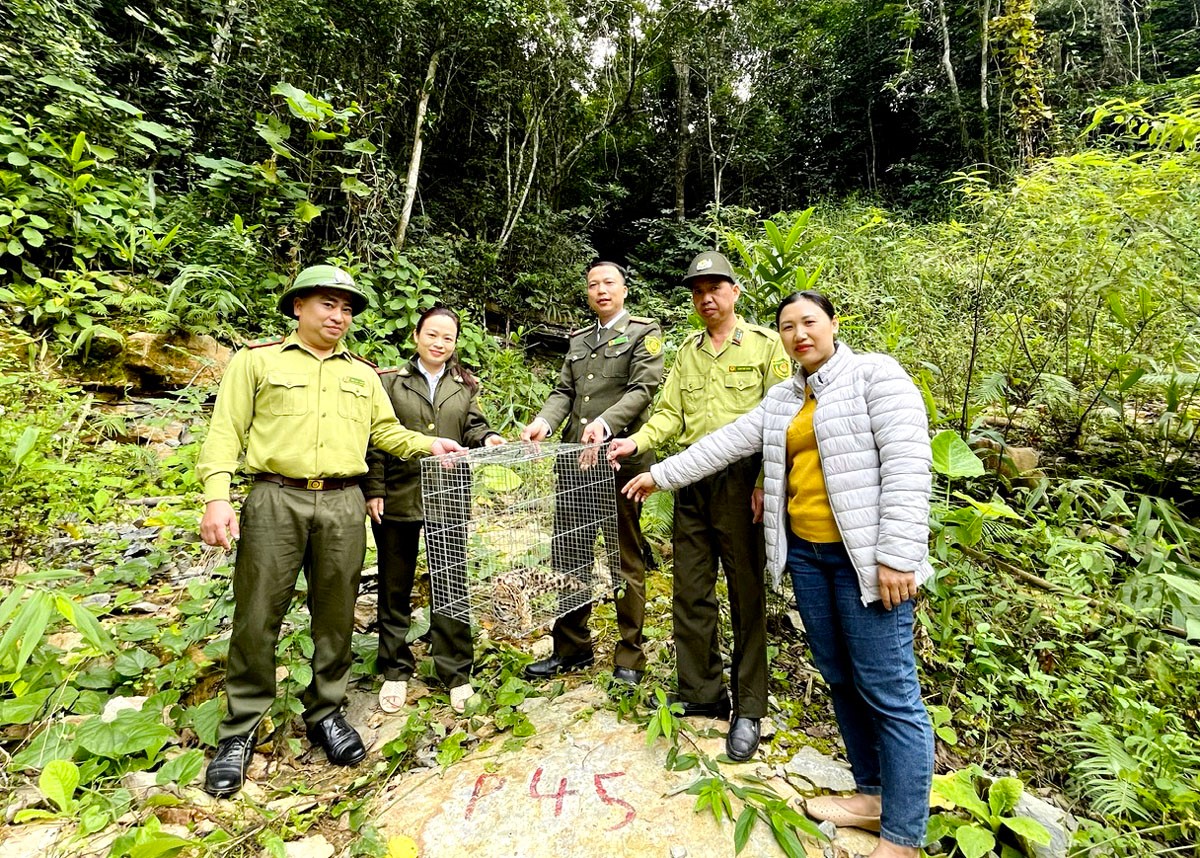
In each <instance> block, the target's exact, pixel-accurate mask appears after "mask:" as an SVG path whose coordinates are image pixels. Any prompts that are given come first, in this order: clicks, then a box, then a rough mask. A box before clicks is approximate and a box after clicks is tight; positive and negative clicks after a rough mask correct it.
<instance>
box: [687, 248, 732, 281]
mask: <svg viewBox="0 0 1200 858" xmlns="http://www.w3.org/2000/svg"><path fill="white" fill-rule="evenodd" d="M697 277H723V278H725V279H726V280H728V281H729V282H730V283H736V282H737V277H736V276H735V275H734V273H733V268H732V267H731V266H730V265H729V260H728V259H726V258H725V255H724V254H723V253H719V252H718V251H716V250H706V251H704V252H703V253H701V254H700V255H698V256H697V257H696V258H695V259H693V260H692V264H691V265H689V266H688V270H687V274H685V275H684V276H683V282H684V284H685V285H686V284H687V283H688V281H690V280H695V279H696V278H697Z"/></svg>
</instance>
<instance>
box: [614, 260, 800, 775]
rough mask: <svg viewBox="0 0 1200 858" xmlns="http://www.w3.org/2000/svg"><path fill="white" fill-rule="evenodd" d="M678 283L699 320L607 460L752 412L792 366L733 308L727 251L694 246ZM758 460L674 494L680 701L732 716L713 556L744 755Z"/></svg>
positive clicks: (759, 613)
mask: <svg viewBox="0 0 1200 858" xmlns="http://www.w3.org/2000/svg"><path fill="white" fill-rule="evenodd" d="M684 283H686V284H687V285H688V286H689V287H690V288H691V290H692V303H693V305H694V306H695V308H696V312H697V313H698V314H699V315H700V318H701V319H702V320H703V322H704V328H705V329H704V330H703V331H697V332H696V333H694V334H691V335H690V336H688V337H687V339H685V340H684V341H683V344H682V345H681V346H680V347H679V351H678V352H677V354H676V357H675V364H674V366H672V367H671V372H670V374H669V375H668V376H667V381H666V383H665V384H664V385H663V389H662V396H660V397H659V402H658V405H657V407H656V408H655V411H654V415H653V416H652V417H651V418H650V419H649V421H647V423H646V425H645V426H643V427H642V428H641V429H640V430H638V431H637V432H635V433H633V435H631V436H630V437H629V438H628V439H626V440H622V441H616V442H614V443H613V444H612V445H611V447H610V448H609V458H610V459H611V460H613V461H614V462H616V461H617V460H618V459H620V458H622V457H624V456H627V455H630V454H633V453H642V452H648V451H650V450H653V449H655V448H656V447H658V446H659V445H661V444H662V443H663V442H665V441H667V440H668V439H672V438H674V439H677V440H678V441H679V443H680V444H682V445H683V446H684V447H686V446H688V445H690V444H692V443H694V442H696V441H698V440H699V439H700V438H702V437H704V436H705V435H707V434H708V433H709V432H712V431H713V430H715V429H719V428H721V427H722V426H724V425H725V424H727V423H731V422H732V421H734V420H735V419H737V418H738V417H740V416H741V415H742V414H745V413H746V412H747V411H750V410H752V409H753V408H754V407H755V406H756V405H758V403H759V401H760V400H761V399H762V398H763V395H764V394H765V393H766V392H767V389H768V388H770V387H771V386H772V385H774V384H777V383H778V382H780V381H782V380H783V379H785V378H787V377H789V376H790V375H791V362H790V361H789V359H788V356H787V352H785V351H784V349H783V345H782V344H781V343H780V341H779V337H778V335H777V334H776V333H775V332H774V331H772V330H770V329H768V328H764V327H761V326H759V325H752V324H749V323H748V322H746V321H745V320H744V319H742V318H741V317H740V316H738V315H737V314H736V312H735V310H734V304H735V302H736V301H737V297H738V295H739V294H741V289H740V287H739V286H738V284H737V282H736V279H735V277H734V274H733V270H732V269H731V268H730V265H729V261H728V260H727V259H726V258H725V257H724V256H722V255H721V254H720V253H716V252H715V251H710V252H707V253H701V254H700V255H699V256H697V257H696V258H695V259H693V260H692V264H691V265H690V266H689V268H688V272H687V276H685V277H684ZM761 466H762V457H761V456H751V457H748V458H746V459H743V460H742V461H740V462H738V463H736V464H734V465H732V466H731V467H730V468H729V469H727V470H726V471H724V472H722V473H719V474H714V475H713V476H711V477H707V478H705V479H703V480H701V481H699V482H697V483H694V484H693V485H691V486H688V487H686V488H684V489H681V490H679V491H678V492H676V493H675V517H674V526H673V546H674V594H673V595H674V598H673V605H672V614H673V623H674V630H675V652H676V670H677V673H678V679H679V692H678V702H679V703H680V704H682V706H683V710H684V714H685V715H710V716H716V717H725V716H726V715H728V714H729V699H728V698H727V697H726V693H725V689H724V688H723V687H722V682H721V647H720V641H719V627H718V623H717V619H718V605H717V591H716V584H717V562H718V560H719V561H720V564H721V567H722V568H723V569H724V570H725V580H726V583H727V584H728V588H729V611H730V618H731V620H732V625H733V657H732V667H731V669H730V678H731V682H732V686H733V706H734V710H735V713H736V717H734V718H733V721H732V722H731V724H730V728H729V736H728V738H727V740H726V750H727V752H728V754H729V756H730V757H731V758H733V759H736V760H745V759H749V758H750V756H752V755H753V753H754V751H755V749H756V748H757V747H758V737H759V719H761V718H762V717H763V716H764V715H766V714H767V642H766V592H765V587H764V582H763V571H764V549H763V533H762V525H761V523H760V520H761V518H762V489H761V488H759V487H758V480H759V472H760V469H761ZM622 470H624V468H623V467H622Z"/></svg>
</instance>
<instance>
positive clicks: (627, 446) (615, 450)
mask: <svg viewBox="0 0 1200 858" xmlns="http://www.w3.org/2000/svg"><path fill="white" fill-rule="evenodd" d="M637 451H638V448H637V442H636V441H634V440H633V439H631V438H617V439H616V440H615V441H613V442H612V443H611V444H609V445H608V463H609V464H610V465H612V467H613V470H614V471H619V470H621V462H620V461H619V460H620V459H624V458H626V457H627V456H632V455H633V454H634V453H636V452H637Z"/></svg>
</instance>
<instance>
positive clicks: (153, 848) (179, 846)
mask: <svg viewBox="0 0 1200 858" xmlns="http://www.w3.org/2000/svg"><path fill="white" fill-rule="evenodd" d="M195 845H196V844H195V843H194V842H193V841H191V840H184V839H183V838H182V837H176V836H175V835H174V834H164V833H163V832H161V831H156V832H155V833H154V834H152V835H151V836H150V837H149V839H147V840H145V841H143V842H141V843H138V844H136V845H135V846H134V847H133V848H132V849H130V850H129V858H171V856H174V855H178V854H179V853H180V852H182V851H183V850H184V849H190V848H192V847H194V846H195Z"/></svg>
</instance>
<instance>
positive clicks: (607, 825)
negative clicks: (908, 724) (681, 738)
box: [373, 686, 871, 858]
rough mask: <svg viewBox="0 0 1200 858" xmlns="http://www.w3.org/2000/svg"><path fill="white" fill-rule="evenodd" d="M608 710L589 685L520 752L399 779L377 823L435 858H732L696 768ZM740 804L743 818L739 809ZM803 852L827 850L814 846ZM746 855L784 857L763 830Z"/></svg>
mask: <svg viewBox="0 0 1200 858" xmlns="http://www.w3.org/2000/svg"><path fill="white" fill-rule="evenodd" d="M602 705H603V699H602V697H601V695H600V693H599V692H598V691H596V690H594V689H592V688H590V687H588V686H583V687H581V688H578V689H575V690H574V691H571V692H569V693H567V694H565V695H563V696H561V697H559V698H557V699H555V700H554V701H552V702H550V703H549V704H547V705H543V706H539V707H535V708H531V709H530V710H529V717H530V720H531V721H532V722H533V724H534V726H535V727H536V729H537V734H536V735H535V736H533V737H532V738H531V739H529V741H528V742H526V743H525V745H524V747H523V748H521V749H520V750H515V751H510V752H500V751H499V747H500V742H501V741H502V740H503V739H506V738H508V737H507V736H499V737H497V738H496V740H495V741H493V742H492V743H491V744H490V745H488V744H486V743H485V744H484V745H481V746H480V747H479V748H478V749H477V750H476V751H475V752H474V753H473V754H472V755H471V756H469V757H467V758H466V759H464V760H463V761H462V762H460V763H458V764H457V765H454V766H452V767H451V768H449V769H447V770H445V771H439V770H437V769H434V770H429V771H423V772H413V773H411V774H405V775H403V776H400V777H397V778H396V779H394V780H393V781H392V783H391V784H390V785H389V786H388V788H387V789H386V790H385V792H384V794H383V795H382V796H381V798H380V801H379V804H378V807H377V810H376V812H375V813H374V814H373V818H374V821H375V824H376V825H377V826H379V828H380V831H381V833H383V834H384V835H385V836H389V835H407V836H408V837H411V838H412V839H413V840H414V841H416V843H417V846H418V849H419V854H420V855H430V856H434V855H471V856H472V858H512V856H513V855H521V856H529V858H538V856H546V858H550V856H562V855H570V856H572V858H591V856H595V857H596V858H611V856H613V855H639V856H641V855H646V856H655V855H657V856H664V857H665V856H668V855H672V854H675V855H679V854H686V856H687V858H728V856H730V855H732V854H733V823H732V822H730V821H728V820H725V821H723V822H721V823H717V822H716V821H715V820H714V819H713V816H712V813H711V812H708V811H705V812H703V813H696V812H695V811H694V807H695V801H696V799H695V796H691V795H688V794H686V793H685V792H684V790H685V789H686V788H687V786H688V785H689V784H691V783H692V782H693V781H694V780H695V779H696V778H697V776H698V772H697V770H692V771H689V772H671V771H667V770H666V769H665V768H664V765H663V763H664V760H665V757H666V752H667V747H668V746H667V743H666V742H665V740H662V739H659V740H657V741H656V742H655V743H654V744H653V745H651V746H647V745H646V734H645V733H644V732H642V731H641V730H639V729H638V728H637V727H636V726H634V725H632V724H628V723H621V722H618V721H617V719H616V716H615V714H614V713H612V712H610V711H608V710H605V709H603V708H601V707H602ZM692 726H694V727H695V728H697V729H705V728H707V727H716V728H717V729H718V730H719V731H720V732H721V733H723V732H724V730H725V729H726V724H725V722H723V721H704V720H699V719H692ZM699 743H700V746H701V748H702V749H703V751H704V753H706V754H708V755H709V756H711V757H715V756H716V755H717V754H718V753H720V752H721V751H722V750H723V748H724V738H723V736H722V735H715V736H712V737H705V738H702V739H700V740H699ZM755 767H756V764H747V765H743V766H737V765H733V764H725V765H724V766H723V768H722V771H724V772H725V773H726V775H727V776H729V777H731V778H732V777H733V776H734V775H736V774H738V773H743V774H747V775H749V774H753V773H754V771H755ZM781 795H785V796H786V795H787V793H785V792H781ZM733 803H734V805H735V809H734V813H735V815H736V814H737V813H738V812H740V803H739V802H738V801H737V800H736V799H733ZM805 847H806V849H807V850H808V854H809V855H811V856H819V855H821V854H822V844H818V843H816V842H815V841H813V842H809V843H806V844H805ZM680 850H682V852H681V851H680ZM870 851H871V850H870V848H867V849H865V852H870ZM741 854H742V856H747V858H756V856H764V858H765V856H771V858H775V856H780V855H782V854H783V853H782V851H781V850H780V849H779V847H778V846H776V844H775V841H774V838H773V837H772V835H771V832H770V830H769V829H768V827H767V826H766V825H764V824H762V823H759V824H758V825H757V826H756V827H755V828H754V830H753V832H752V834H751V837H750V841H749V843H748V844H747V846H746V848H745V849H744V850H743V851H742V853H741Z"/></svg>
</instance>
